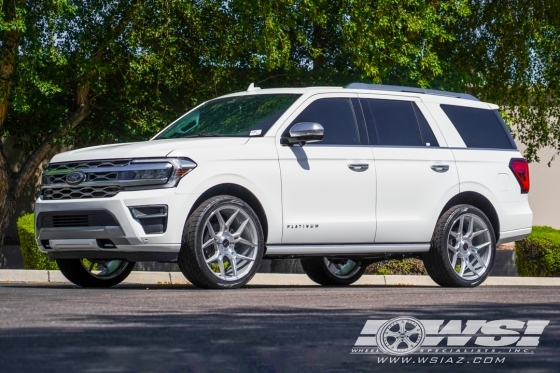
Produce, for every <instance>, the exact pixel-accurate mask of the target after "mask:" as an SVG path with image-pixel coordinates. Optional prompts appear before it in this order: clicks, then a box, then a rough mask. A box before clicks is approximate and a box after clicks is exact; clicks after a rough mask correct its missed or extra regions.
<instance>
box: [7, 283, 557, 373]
mask: <svg viewBox="0 0 560 373" xmlns="http://www.w3.org/2000/svg"><path fill="white" fill-rule="evenodd" d="M559 292H560V288H556V287H547V288H540V287H523V288H516V287H480V288H476V289H467V290H465V289H443V288H433V287H432V288H428V287H425V288H423V287H351V288H344V289H340V288H336V289H335V288H320V287H249V288H245V289H239V290H234V291H203V290H197V289H195V288H193V287H190V286H177V285H175V286H174V285H167V286H166V285H157V286H149V289H148V288H146V286H145V285H144V286H141V285H126V286H124V285H123V286H119V287H116V288H113V289H81V288H75V287H72V286H69V285H29V284H27V285H17V284H13V285H11V284H1V285H0V315H1V316H0V372H2V373H11V372H18V373H19V372H64V373H70V372H78V371H80V372H181V373H191V372H192V373H194V372H244V373H245V372H255V373H268V372H271V373H272V372H289V373H292V372H293V373H295V372H306V373H307V372H325V373H326V372H376V371H383V372H407V371H410V372H418V371H421V372H424V371H425V372H432V371H438V372H462V371H469V372H515V371H518V372H558V371H559V370H560V368H559V367H560V349H559V348H560V343H559V342H560V311H559V309H560V293H559ZM403 315H408V316H413V317H416V318H418V319H485V320H494V319H519V320H528V319H546V320H551V322H550V325H549V326H547V327H546V329H545V331H544V333H543V335H542V337H541V342H540V346H539V347H538V348H537V350H536V351H535V353H534V355H512V356H507V357H506V359H505V361H504V362H503V363H497V364H496V363H495V362H494V363H492V364H482V363H480V364H476V363H475V362H474V361H472V359H471V361H469V362H468V363H465V362H463V363H462V364H456V363H455V364H453V366H451V365H450V364H444V363H441V364H440V363H437V364H428V363H424V364H420V363H415V365H412V364H410V363H409V364H403V363H402V362H399V363H394V364H391V363H389V362H388V361H386V362H385V363H381V362H379V360H378V359H379V356H378V355H352V354H350V352H351V348H352V347H353V345H354V343H355V342H356V339H357V337H358V336H359V334H360V332H361V330H362V328H363V326H364V323H365V322H366V320H368V319H390V318H393V317H397V316H403ZM434 356H437V355H434ZM467 358H468V356H467Z"/></svg>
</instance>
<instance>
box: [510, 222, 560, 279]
mask: <svg viewBox="0 0 560 373" xmlns="http://www.w3.org/2000/svg"><path fill="white" fill-rule="evenodd" d="M515 264H516V265H517V273H518V274H519V276H532V277H552V276H560V231H559V230H557V229H554V228H551V227H539V226H535V227H533V231H532V232H531V234H530V235H529V236H527V238H525V239H524V240H521V241H517V242H516V243H515Z"/></svg>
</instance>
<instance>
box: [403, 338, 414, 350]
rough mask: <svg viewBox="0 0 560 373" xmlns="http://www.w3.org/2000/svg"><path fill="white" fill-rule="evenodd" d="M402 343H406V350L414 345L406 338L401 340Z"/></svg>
mask: <svg viewBox="0 0 560 373" xmlns="http://www.w3.org/2000/svg"><path fill="white" fill-rule="evenodd" d="M402 341H403V342H404V343H406V345H407V347H408V348H410V347H412V346H414V343H412V341H411V340H410V339H409V338H408V337H405V338H402Z"/></svg>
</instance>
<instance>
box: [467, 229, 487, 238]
mask: <svg viewBox="0 0 560 373" xmlns="http://www.w3.org/2000/svg"><path fill="white" fill-rule="evenodd" d="M486 232H488V229H481V230H479V231H476V232H474V233H473V234H472V236H471V239H472V238H475V237H477V236H480V235H481V234H483V233H486Z"/></svg>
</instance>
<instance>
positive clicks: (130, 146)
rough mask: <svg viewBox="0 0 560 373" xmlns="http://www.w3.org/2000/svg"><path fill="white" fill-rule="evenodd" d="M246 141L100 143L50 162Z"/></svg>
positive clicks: (144, 154)
mask: <svg viewBox="0 0 560 373" xmlns="http://www.w3.org/2000/svg"><path fill="white" fill-rule="evenodd" d="M247 141H249V138H248V137H203V138H190V139H169V140H151V141H143V142H131V143H125V144H111V145H100V146H92V147H89V148H82V149H76V150H70V151H67V152H64V153H60V154H57V155H55V156H54V157H53V159H52V160H51V163H57V162H72V161H85V160H94V159H120V158H162V157H166V156H167V155H168V154H169V153H171V152H172V151H174V150H179V149H182V150H183V149H184V150H188V149H189V148H211V147H217V146H219V147H226V146H236V145H243V144H245V143H246V142H247Z"/></svg>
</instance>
